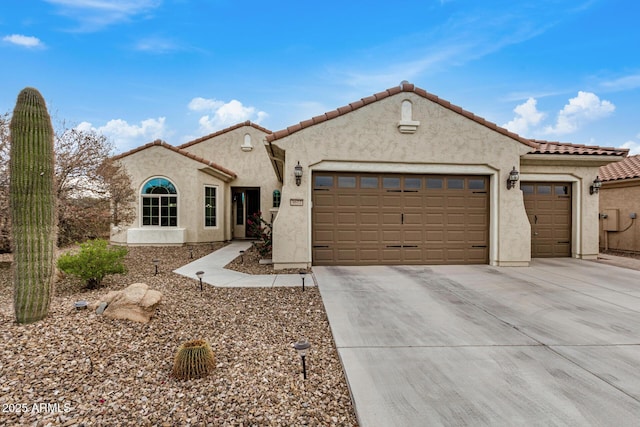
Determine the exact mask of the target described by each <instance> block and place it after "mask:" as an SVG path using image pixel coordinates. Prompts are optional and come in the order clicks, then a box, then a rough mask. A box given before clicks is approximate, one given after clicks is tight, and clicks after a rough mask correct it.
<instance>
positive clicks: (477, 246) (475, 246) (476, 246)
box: [471, 245, 487, 248]
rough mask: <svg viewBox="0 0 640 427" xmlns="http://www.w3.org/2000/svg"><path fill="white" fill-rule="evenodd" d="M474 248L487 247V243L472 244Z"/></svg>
mask: <svg viewBox="0 0 640 427" xmlns="http://www.w3.org/2000/svg"><path fill="white" fill-rule="evenodd" d="M471 247H472V248H486V247H487V245H472V246H471Z"/></svg>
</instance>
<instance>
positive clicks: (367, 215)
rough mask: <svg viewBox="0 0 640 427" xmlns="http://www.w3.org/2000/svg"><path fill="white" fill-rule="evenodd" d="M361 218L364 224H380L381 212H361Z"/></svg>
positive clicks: (361, 222)
mask: <svg viewBox="0 0 640 427" xmlns="http://www.w3.org/2000/svg"><path fill="white" fill-rule="evenodd" d="M359 218H360V224H362V225H378V223H379V221H380V214H379V213H378V212H360V216H359Z"/></svg>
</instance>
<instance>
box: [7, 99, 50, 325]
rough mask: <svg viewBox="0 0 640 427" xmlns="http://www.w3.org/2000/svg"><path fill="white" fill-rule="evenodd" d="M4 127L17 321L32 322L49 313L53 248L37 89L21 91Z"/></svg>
mask: <svg viewBox="0 0 640 427" xmlns="http://www.w3.org/2000/svg"><path fill="white" fill-rule="evenodd" d="M9 129H10V135H11V150H10V159H9V173H10V179H11V181H10V186H9V194H10V196H9V197H10V204H11V223H12V240H13V254H14V275H13V287H14V300H13V301H14V308H15V313H16V320H17V321H18V323H32V322H36V321H38V320H41V319H43V318H44V317H46V315H47V313H48V312H49V304H50V302H51V297H52V294H53V285H54V279H55V248H56V195H55V187H54V148H53V141H54V134H53V127H52V126H51V118H50V117H49V113H48V112H47V106H46V104H45V101H44V98H43V97H42V95H41V94H40V92H38V90H37V89H34V88H25V89H23V90H22V92H20V94H19V95H18V100H17V102H16V107H15V109H14V110H13V116H12V118H11V123H10V125H9Z"/></svg>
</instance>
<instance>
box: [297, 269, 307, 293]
mask: <svg viewBox="0 0 640 427" xmlns="http://www.w3.org/2000/svg"><path fill="white" fill-rule="evenodd" d="M299 273H300V277H302V292H304V278H305V277H306V276H307V272H306V271H305V270H300V272H299Z"/></svg>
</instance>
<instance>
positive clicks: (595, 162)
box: [520, 153, 623, 167]
mask: <svg viewBox="0 0 640 427" xmlns="http://www.w3.org/2000/svg"><path fill="white" fill-rule="evenodd" d="M622 159H623V157H622V156H620V155H615V154H543V153H529V154H525V155H523V156H521V157H520V164H522V165H552V164H558V165H568V166H570V165H575V166H589V167H599V166H604V165H608V164H609V163H613V162H619V161H621V160H622Z"/></svg>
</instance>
